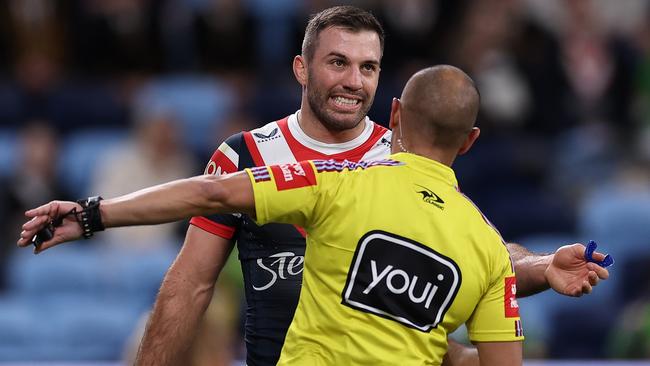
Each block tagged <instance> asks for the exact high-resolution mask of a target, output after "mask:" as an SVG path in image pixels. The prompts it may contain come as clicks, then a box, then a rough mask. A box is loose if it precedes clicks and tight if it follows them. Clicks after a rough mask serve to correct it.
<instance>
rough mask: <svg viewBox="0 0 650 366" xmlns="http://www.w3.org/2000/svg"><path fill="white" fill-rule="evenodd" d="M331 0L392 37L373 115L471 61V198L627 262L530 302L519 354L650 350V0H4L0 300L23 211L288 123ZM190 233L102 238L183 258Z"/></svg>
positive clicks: (114, 187)
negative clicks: (298, 73) (418, 77)
mask: <svg viewBox="0 0 650 366" xmlns="http://www.w3.org/2000/svg"><path fill="white" fill-rule="evenodd" d="M338 4H353V5H357V6H359V7H362V8H365V9H368V10H371V11H372V12H373V13H374V14H375V15H376V16H377V17H378V18H379V19H380V21H381V22H382V24H383V25H384V27H385V30H386V46H385V53H384V57H383V60H382V65H381V68H382V69H381V77H380V82H379V89H378V91H377V95H376V98H375V103H374V106H373V108H372V110H371V112H370V113H369V116H370V117H371V118H372V119H373V120H374V121H376V122H378V123H380V124H383V125H387V123H388V117H389V111H390V100H391V98H392V97H396V96H399V94H400V92H401V89H402V87H403V84H404V82H405V81H406V79H407V78H408V77H409V76H410V75H411V74H412V73H413V72H414V71H417V70H418V69H420V68H422V67H424V66H427V65H432V64H440V63H448V64H452V65H455V66H458V67H460V68H462V69H463V70H465V71H466V72H468V73H469V74H470V75H471V76H472V77H473V78H474V80H475V81H476V82H477V85H478V88H479V90H480V93H481V113H480V117H479V120H478V126H479V127H480V128H481V129H482V133H481V138H480V139H479V141H478V142H477V144H476V145H475V148H474V149H473V150H472V152H471V153H470V154H469V155H467V156H464V157H461V158H460V159H458V161H457V164H456V166H455V168H456V170H457V174H458V177H459V181H460V184H461V189H462V190H463V191H464V192H465V193H466V194H467V195H468V196H470V197H471V198H472V199H473V200H474V201H475V202H476V203H477V205H478V206H479V207H481V208H482V210H483V211H484V213H485V214H486V216H487V217H488V218H490V220H491V221H492V222H493V223H494V224H495V225H496V226H497V227H498V228H499V229H500V231H501V233H502V235H503V237H504V238H505V239H506V240H508V241H515V242H520V243H521V244H523V245H525V246H527V247H528V248H529V249H530V250H533V251H538V252H539V251H552V250H554V249H555V248H557V247H558V246H560V245H563V244H569V243H572V242H576V241H580V242H586V241H587V240H589V239H594V240H596V241H597V242H598V243H599V244H600V245H601V248H602V250H603V251H605V252H609V253H611V254H612V255H613V256H614V258H615V260H616V261H617V262H616V265H615V267H613V268H612V270H611V275H612V278H611V279H610V280H608V281H606V282H605V283H603V284H602V285H599V286H598V287H597V288H596V289H595V292H596V293H595V294H593V295H590V296H589V297H586V298H582V299H579V300H575V299H568V298H560V296H559V295H556V294H552V293H545V294H542V295H539V296H536V297H533V298H530V299H524V300H523V301H522V302H521V306H522V312H523V317H524V326H525V329H526V331H527V337H528V340H527V342H526V344H525V348H526V352H527V355H528V357H553V358H572V357H581V358H590V359H594V358H614V357H616V358H650V325H649V324H650V292H649V290H650V270H647V269H646V268H648V267H650V266H648V265H649V264H650V0H625V1H608V0H401V1H393V0H357V1H330V0H274V1H265V0H5V1H2V2H0V182H2V184H1V185H0V202H2V204H1V205H0V228H1V230H0V233H1V234H0V240H1V242H0V270H1V271H0V305H2V301H3V299H12V298H14V297H13V296H14V295H15V291H16V286H20V285H17V284H16V282H19V281H17V280H16V276H18V275H17V274H16V273H11V269H12V268H16V267H17V265H16V264H15V263H16V262H13V263H12V261H14V260H17V261H29V259H24V258H22V257H21V256H20V255H19V254H17V253H16V251H15V250H14V243H15V240H16V239H17V237H18V234H19V231H20V229H19V226H20V224H21V223H22V221H23V217H22V212H23V211H24V210H25V209H26V208H30V207H34V206H36V205H39V204H41V203H44V202H46V201H48V200H50V199H54V198H57V199H71V198H75V199H76V198H81V197H85V196H88V195H91V194H102V195H104V196H106V197H112V196H115V195H119V194H122V193H126V192H130V191H133V190H136V189H139V188H142V187H146V186H149V185H153V184H157V183H162V182H165V181H169V180H172V179H176V178H182V177H187V176H190V175H196V174H200V173H201V172H202V171H203V164H204V163H205V162H207V160H208V159H209V157H210V155H211V153H212V151H213V150H214V149H215V148H216V147H217V146H218V145H219V143H220V142H221V141H222V140H223V139H225V138H226V137H228V136H229V135H231V134H232V133H235V132H238V131H241V130H247V129H251V128H254V127H257V126H261V125H263V124H265V123H267V122H270V121H272V120H276V119H280V118H283V117H284V116H286V115H288V114H290V113H293V112H295V111H296V110H297V109H298V108H299V104H300V92H301V90H300V87H299V85H298V84H297V82H296V81H295V80H294V78H293V74H292V71H291V61H292V58H293V56H294V55H296V54H299V53H300V46H301V41H302V36H303V31H304V27H305V25H306V23H307V20H308V16H309V15H310V14H313V13H315V12H317V11H319V10H321V9H323V8H325V7H328V6H331V5H338ZM186 225H187V224H186V223H185V224H175V225H168V226H165V227H149V228H129V229H124V230H115V231H114V232H112V233H106V234H100V235H101V236H102V238H103V239H102V240H103V241H102V243H104V242H105V243H106V244H107V246H108V247H110V248H112V250H113V251H115V252H120V253H128V254H127V255H139V254H138V253H142V252H147V251H149V252H155V251H157V250H163V249H164V250H167V249H170V248H171V249H170V250H171V252H172V253H173V252H174V251H175V250H177V249H178V247H179V246H180V245H181V243H182V238H183V234H184V231H185V226H186ZM92 245H94V244H92ZM102 245H103V244H102ZM161 248H162V249H161ZM102 253H104V252H102ZM86 254H87V253H85V254H84V255H86ZM141 258H142V260H146V259H145V258H146V256H142V257H141ZM172 258H173V255H171V256H170V257H169V258H168V260H167V259H166V260H162V261H161V263H164V264H163V265H161V268H162V269H160V271H164V269H165V268H166V266H167V265H168V264H169V261H171V259H172ZM20 263H22V262H20ZM105 264H106V263H105ZM34 265H36V264H34ZM232 268H233V270H232V273H235V274H236V273H237V271H238V269H237V265H236V264H235V265H234V266H233V267H232ZM94 269H95V270H100V271H106V272H110V271H114V270H115V269H114V268H112V267H110V266H108V265H107V266H106V267H101V266H99V267H97V268H94ZM160 271H159V272H160ZM161 276H162V272H160V273H158V277H156V278H157V281H159V280H160V278H161ZM224 277H225V280H224V281H225V282H226V283H224V285H223V286H220V287H218V290H217V291H222V294H226V295H224V296H217V295H215V298H217V297H218V298H219V299H222V301H221V302H220V303H219V302H217V303H219V304H216V305H215V306H214V308H215V310H214V312H212V313H211V314H213V316H212V317H210V316H208V318H209V319H207V320H206V324H207V325H206V326H207V327H208V328H206V329H208V330H207V331H206V332H205V334H207V335H211V337H208V336H206V337H200V338H201V339H206V340H205V342H213V343H215V344H216V343H219V342H220V343H221V344H224V342H226V343H227V344H228V346H227V347H229V348H228V349H231V350H232V352H231V354H229V357H241V352H242V351H241V349H239V348H238V347H241V346H240V343H239V342H237V337H239V335H238V334H239V333H238V332H239V330H238V325H237V321H236V318H237V317H238V315H239V311H240V310H239V309H240V307H239V303H238V301H239V296H240V295H241V294H240V293H239V292H238V291H240V290H239V289H238V284H237V281H238V279H237V276H236V275H225V276H224ZM158 283H159V282H158ZM158 283H156V282H155V280H154V283H153V286H154V287H155V286H157V285H158ZM223 299H228V301H224V300H223ZM6 301H8V300H6ZM148 301H149V304H150V303H151V301H153V297H151V298H150V299H149V300H148ZM242 307H245V305H242ZM244 311H245V310H244ZM215 314H216V315H215ZM0 321H1V319H0ZM133 332H134V333H133V334H135V333H137V331H136V330H135V329H134V330H133ZM0 333H2V331H0ZM136 338H137V336H136ZM125 341H126V340H125ZM2 342H3V338H2V337H0V361H2V360H3V358H4V360H14V359H12V358H11V357H10V356H6V354H5V356H4V357H3V353H2V350H3V345H2ZM133 342H137V340H136V341H133ZM127 348H128V347H127ZM210 349H213V348H212V347H211V346H210V343H204V344H203V346H201V345H197V350H198V351H197V354H201V355H203V356H197V360H198V359H200V358H201V357H205V358H207V359H209V354H210V351H209V350H210ZM201 352H203V353H201ZM221 354H223V352H222V353H221ZM43 357H44V358H47V356H43ZM61 357H64V356H61ZM88 357H93V356H92V355H89V356H88ZM96 357H99V358H100V359H101V358H103V359H111V357H113V358H119V357H122V354H120V353H117V354H113V356H111V353H110V352H108V353H100V354H98V356H96ZM223 362H224V363H227V361H223ZM197 364H201V362H200V361H197Z"/></svg>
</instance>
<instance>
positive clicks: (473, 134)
mask: <svg viewBox="0 0 650 366" xmlns="http://www.w3.org/2000/svg"><path fill="white" fill-rule="evenodd" d="M480 134H481V129H479V128H478V127H472V129H471V130H470V131H469V133H468V134H467V137H466V138H465V141H464V142H463V145H461V147H460V149H458V155H463V154H465V153H466V152H468V151H469V149H471V148H472V145H474V141H476V139H477V138H478V137H479V135H480Z"/></svg>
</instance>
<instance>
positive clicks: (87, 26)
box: [69, 0, 164, 76]
mask: <svg viewBox="0 0 650 366" xmlns="http://www.w3.org/2000/svg"><path fill="white" fill-rule="evenodd" d="M73 4H74V6H73V10H72V13H73V16H72V21H71V22H70V28H71V30H70V43H71V44H72V47H71V48H70V49H69V51H70V53H71V55H70V57H71V59H72V64H73V65H74V70H75V71H76V72H85V73H87V74H89V75H102V76H113V75H115V74H117V75H119V74H120V73H133V72H154V71H160V70H161V69H162V64H163V63H164V58H163V57H162V56H163V54H162V49H161V44H160V39H159V31H158V30H160V29H162V27H164V24H162V23H159V21H160V19H158V18H157V17H156V15H157V14H159V11H160V8H159V7H160V4H161V2H160V1H151V0H88V1H75V2H73Z"/></svg>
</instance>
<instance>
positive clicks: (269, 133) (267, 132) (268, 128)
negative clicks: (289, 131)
mask: <svg viewBox="0 0 650 366" xmlns="http://www.w3.org/2000/svg"><path fill="white" fill-rule="evenodd" d="M286 119H287V117H285V118H283V119H281V120H277V121H273V122H269V123H267V124H265V125H263V126H261V127H257V128H255V129H252V130H250V131H245V132H244V134H248V135H252V137H253V138H255V139H256V140H257V141H261V140H264V141H270V140H275V139H277V138H279V137H280V136H281V134H282V132H281V131H280V126H279V123H280V122H281V121H283V120H286Z"/></svg>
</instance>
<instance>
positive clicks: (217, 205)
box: [18, 172, 255, 252]
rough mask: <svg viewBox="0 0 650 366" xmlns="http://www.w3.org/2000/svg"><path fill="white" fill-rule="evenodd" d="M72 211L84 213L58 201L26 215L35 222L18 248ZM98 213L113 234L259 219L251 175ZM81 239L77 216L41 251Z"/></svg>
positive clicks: (181, 188)
mask: <svg viewBox="0 0 650 366" xmlns="http://www.w3.org/2000/svg"><path fill="white" fill-rule="evenodd" d="M72 208H77V209H81V206H80V205H78V204H76V203H74V202H62V201H53V202H50V203H48V204H45V205H43V206H40V207H38V208H35V209H32V210H29V211H27V212H26V213H25V215H26V216H27V217H28V218H30V219H31V220H30V221H28V222H27V223H25V224H24V225H23V231H22V232H21V234H20V239H19V240H18V246H21V247H24V246H27V245H29V244H30V241H31V238H32V237H33V236H34V235H35V234H36V233H37V232H38V231H39V230H41V229H42V228H44V227H45V226H46V225H47V224H48V222H50V221H51V220H53V219H55V218H56V217H58V216H59V215H63V214H66V213H67V212H69V211H70V210H71V209H72ZM99 210H100V213H101V218H102V224H103V225H104V227H106V228H110V227H120V226H132V225H153V224H162V223H166V222H172V221H177V220H181V219H185V218H189V217H192V216H205V215H210V214H214V213H231V212H241V213H247V214H249V215H252V216H254V214H255V212H254V211H255V203H254V199H253V188H252V186H251V182H250V180H249V178H248V175H247V173H245V172H237V173H233V174H227V175H222V176H219V177H217V176H214V175H201V176H197V177H193V178H188V179H181V180H177V181H173V182H170V183H166V184H161V185H158V186H154V187H151V188H146V189H143V190H140V191H137V192H135V193H131V194H127V195H124V196H121V197H117V198H113V199H107V200H104V201H101V204H100V206H99ZM80 237H81V228H80V227H79V224H78V223H77V222H76V220H75V218H74V215H71V216H66V218H65V219H64V220H63V223H62V226H59V227H57V228H56V230H55V231H54V236H53V238H52V239H50V240H48V241H46V242H44V243H43V244H42V245H41V246H40V247H39V249H38V251H39V252H40V251H43V250H45V249H48V248H51V247H52V246H55V245H57V244H61V243H64V242H67V241H71V240H76V239H79V238H80Z"/></svg>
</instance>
